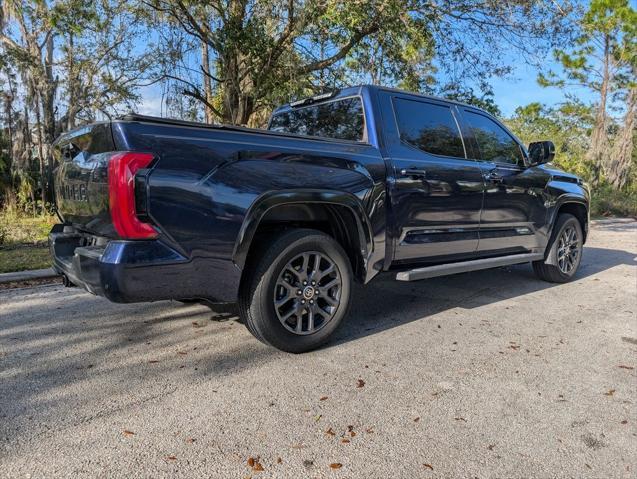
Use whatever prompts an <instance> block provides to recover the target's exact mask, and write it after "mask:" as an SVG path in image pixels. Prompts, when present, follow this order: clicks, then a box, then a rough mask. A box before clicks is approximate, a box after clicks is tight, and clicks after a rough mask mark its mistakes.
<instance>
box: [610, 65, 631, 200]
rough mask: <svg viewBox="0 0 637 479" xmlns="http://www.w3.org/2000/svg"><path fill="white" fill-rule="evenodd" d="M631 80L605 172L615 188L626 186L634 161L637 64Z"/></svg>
mask: <svg viewBox="0 0 637 479" xmlns="http://www.w3.org/2000/svg"><path fill="white" fill-rule="evenodd" d="M632 72H633V82H632V84H631V85H630V88H629V92H628V96H627V97H626V113H625V115H624V124H623V126H622V129H621V130H620V132H619V134H618V135H617V137H616V138H615V144H614V145H613V149H612V151H611V155H610V159H609V161H608V167H607V170H606V174H607V176H608V182H609V183H610V184H611V185H612V186H614V187H615V188H617V189H621V188H623V187H625V186H626V184H627V183H628V182H629V179H630V173H631V168H632V167H633V166H634V163H635V150H636V149H637V145H635V130H636V129H637V123H636V122H635V118H636V116H637V65H635V66H634V67H633V70H632Z"/></svg>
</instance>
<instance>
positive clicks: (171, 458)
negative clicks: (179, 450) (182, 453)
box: [166, 456, 177, 461]
mask: <svg viewBox="0 0 637 479" xmlns="http://www.w3.org/2000/svg"><path fill="white" fill-rule="evenodd" d="M166 459H168V460H169V461H176V460H177V458H176V457H175V456H168V457H166Z"/></svg>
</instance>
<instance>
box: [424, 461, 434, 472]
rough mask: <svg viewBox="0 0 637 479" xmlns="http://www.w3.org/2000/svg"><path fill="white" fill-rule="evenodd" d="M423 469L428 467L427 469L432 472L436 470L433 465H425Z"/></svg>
mask: <svg viewBox="0 0 637 479" xmlns="http://www.w3.org/2000/svg"><path fill="white" fill-rule="evenodd" d="M423 467H426V468H427V469H431V470H432V471H433V470H434V467H433V466H432V465H431V464H427V463H424V464H423Z"/></svg>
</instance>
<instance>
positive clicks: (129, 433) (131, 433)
mask: <svg viewBox="0 0 637 479" xmlns="http://www.w3.org/2000/svg"><path fill="white" fill-rule="evenodd" d="M123 432H124V436H134V435H135V433H134V432H133V431H128V430H126V429H124V431H123Z"/></svg>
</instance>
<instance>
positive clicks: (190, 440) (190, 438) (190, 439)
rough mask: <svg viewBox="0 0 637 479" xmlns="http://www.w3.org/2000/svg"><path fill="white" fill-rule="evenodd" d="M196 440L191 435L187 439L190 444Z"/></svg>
mask: <svg viewBox="0 0 637 479" xmlns="http://www.w3.org/2000/svg"><path fill="white" fill-rule="evenodd" d="M195 441H196V439H193V438H192V437H189V438H188V439H186V442H187V443H188V444H192V443H193V442H195Z"/></svg>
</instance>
